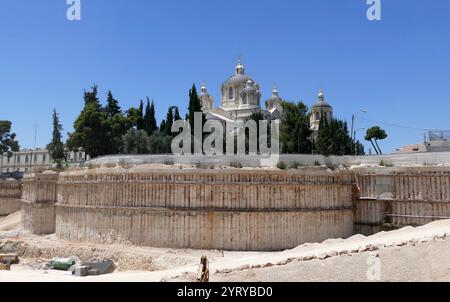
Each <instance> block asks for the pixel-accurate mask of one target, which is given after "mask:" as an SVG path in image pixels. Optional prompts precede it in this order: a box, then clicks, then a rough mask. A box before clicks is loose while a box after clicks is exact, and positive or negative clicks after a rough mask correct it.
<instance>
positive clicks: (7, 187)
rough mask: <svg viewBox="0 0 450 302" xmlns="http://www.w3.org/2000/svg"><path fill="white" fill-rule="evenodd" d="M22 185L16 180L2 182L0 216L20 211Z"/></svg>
mask: <svg viewBox="0 0 450 302" xmlns="http://www.w3.org/2000/svg"><path fill="white" fill-rule="evenodd" d="M21 195H22V184H21V183H20V182H19V181H16V180H0V216H7V215H10V214H13V213H15V212H17V211H20V207H21V202H20V196H21Z"/></svg>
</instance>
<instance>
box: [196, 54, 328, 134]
mask: <svg viewBox="0 0 450 302" xmlns="http://www.w3.org/2000/svg"><path fill="white" fill-rule="evenodd" d="M261 97H262V94H261V89H260V86H259V84H258V83H257V82H255V81H254V80H253V79H252V78H251V77H250V76H248V75H246V74H245V68H244V65H242V63H241V60H239V61H238V64H237V66H236V67H235V73H234V75H232V76H230V77H229V78H228V79H227V80H226V81H225V82H223V84H222V87H221V105H220V106H219V107H217V108H214V98H213V97H212V96H211V95H209V94H208V90H207V88H206V84H205V83H203V84H202V87H201V95H200V100H201V103H202V110H203V113H204V114H205V115H206V119H207V120H218V121H222V122H225V123H235V122H236V121H246V120H247V119H249V118H250V116H251V115H252V114H253V113H262V114H263V115H264V117H265V118H266V119H271V120H275V119H281V118H282V114H283V107H282V102H283V101H284V100H283V98H282V97H280V95H279V92H278V89H277V87H275V88H274V89H273V91H272V96H270V97H269V98H268V99H266V100H265V102H264V106H265V107H264V108H263V107H262V106H261ZM310 113H311V117H310V124H311V130H313V131H314V132H317V131H318V130H319V125H320V121H321V119H322V116H323V117H324V118H326V119H327V120H328V121H331V120H332V119H333V107H332V106H331V105H330V104H329V103H327V102H326V101H325V95H324V92H323V90H322V89H321V90H320V92H319V95H318V98H317V102H316V103H315V104H314V105H313V106H312V107H311V112H310Z"/></svg>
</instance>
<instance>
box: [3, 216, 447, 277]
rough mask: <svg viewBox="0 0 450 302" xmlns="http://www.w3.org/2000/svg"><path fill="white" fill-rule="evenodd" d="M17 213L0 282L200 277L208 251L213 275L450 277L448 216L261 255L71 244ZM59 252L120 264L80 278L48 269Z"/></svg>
mask: <svg viewBox="0 0 450 302" xmlns="http://www.w3.org/2000/svg"><path fill="white" fill-rule="evenodd" d="M14 215H16V216H14V217H8V218H6V219H5V218H4V219H3V220H0V253H1V252H17V253H18V254H19V256H20V259H21V263H20V264H19V265H13V266H12V268H11V271H0V282H5V281H6V282H7V281H30V282H38V281H49V282H104V281H106V282H110V281H113V282H130V281H133V282H153V281H155V282H158V281H195V279H196V275H197V272H198V264H199V261H200V258H201V256H202V255H207V256H208V258H209V260H210V270H211V281H227V282H228V281H236V282H237V281H243V282H246V281H362V282H365V281H447V282H449V281H450V220H448V221H439V222H434V223H432V224H429V225H427V226H423V227H419V228H412V227H408V228H404V229H401V230H398V231H393V232H388V233H386V232H383V233H379V234H376V235H374V236H370V237H365V236H362V235H357V236H353V237H351V238H349V239H346V240H343V239H330V240H327V241H325V242H323V243H320V244H319V243H312V244H304V245H302V246H299V247H297V248H295V249H292V250H287V251H283V252H269V253H263V252H223V251H199V250H175V249H155V248H145V247H133V246H120V245H105V246H102V245H93V244H82V243H73V242H65V241H60V240H58V239H57V238H56V237H55V236H54V235H52V236H33V235H30V234H27V233H25V232H23V230H21V226H20V224H19V225H17V217H20V216H19V215H18V214H17V213H16V214H14ZM5 220H6V221H7V223H6V224H7V225H11V224H14V221H16V228H11V227H5V226H3V227H4V229H2V225H3V224H4V222H5ZM57 256H58V257H66V256H77V257H79V258H80V259H81V260H83V261H92V260H102V259H112V260H113V261H114V262H115V263H116V266H117V270H116V272H115V273H113V274H109V275H103V276H96V277H87V278H77V277H74V276H72V275H70V274H68V273H67V272H58V271H53V270H49V271H45V270H43V269H42V265H43V264H44V263H46V262H47V261H48V260H50V259H51V258H53V257H57ZM368 276H369V277H368Z"/></svg>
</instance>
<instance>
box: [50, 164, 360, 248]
mask: <svg viewBox="0 0 450 302" xmlns="http://www.w3.org/2000/svg"><path fill="white" fill-rule="evenodd" d="M352 188H353V176H352V175H351V174H347V173H328V172H316V173H312V172H304V171H303V172H302V171H301V170H298V171H263V170H235V169H231V170H199V169H194V170H180V169H165V170H149V169H148V170H146V169H137V168H134V169H130V170H125V169H98V170H84V171H77V172H70V173H63V174H61V175H60V178H59V183H58V203H57V205H56V233H57V235H58V236H59V237H60V238H62V239H68V240H75V241H91V242H97V243H110V242H119V243H129V244H134V245H144V246H153V247H172V248H197V249H224V250H261V251H262V250H283V249H287V248H293V247H296V246H298V245H300V244H302V243H305V242H318V241H322V240H326V239H328V238H341V237H348V236H351V235H352V231H353V211H352V209H353V207H352Z"/></svg>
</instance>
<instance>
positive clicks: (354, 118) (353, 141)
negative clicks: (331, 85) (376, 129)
mask: <svg viewBox="0 0 450 302" xmlns="http://www.w3.org/2000/svg"><path fill="white" fill-rule="evenodd" d="M360 111H361V112H362V113H367V110H366V109H360ZM355 128H356V114H354V113H353V115H352V132H351V136H352V143H353V147H354V148H355V150H357V149H356V148H357V145H356V132H357V131H358V130H361V129H362V128H360V129H358V130H356V131H355ZM356 153H357V152H355V155H356Z"/></svg>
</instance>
